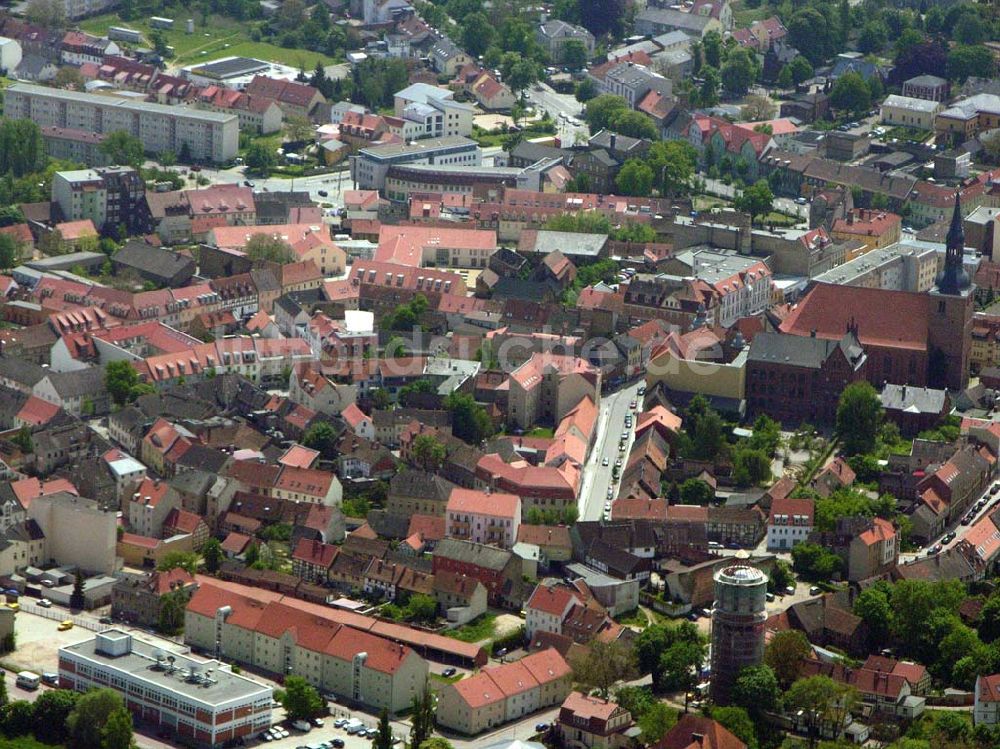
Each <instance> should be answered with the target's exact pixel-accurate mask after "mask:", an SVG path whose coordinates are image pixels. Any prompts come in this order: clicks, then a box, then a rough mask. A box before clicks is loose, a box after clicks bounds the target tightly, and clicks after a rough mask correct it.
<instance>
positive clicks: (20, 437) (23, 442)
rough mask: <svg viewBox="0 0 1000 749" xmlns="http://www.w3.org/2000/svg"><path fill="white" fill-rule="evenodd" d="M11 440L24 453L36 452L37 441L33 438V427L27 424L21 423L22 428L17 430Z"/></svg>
mask: <svg viewBox="0 0 1000 749" xmlns="http://www.w3.org/2000/svg"><path fill="white" fill-rule="evenodd" d="M11 442H13V443H14V444H15V445H17V447H18V448H20V450H21V452H23V453H26V454H27V453H33V452H35V441H34V440H33V439H32V438H31V427H29V426H28V425H27V424H22V425H21V428H20V429H18V430H17V434H16V435H14V438H13V439H12V440H11Z"/></svg>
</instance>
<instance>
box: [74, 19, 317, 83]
mask: <svg viewBox="0 0 1000 749" xmlns="http://www.w3.org/2000/svg"><path fill="white" fill-rule="evenodd" d="M192 17H193V18H194V20H195V25H194V29H195V30H194V33H193V34H188V33H186V32H185V31H184V23H185V21H186V18H175V19H174V21H175V23H174V28H173V29H170V30H167V31H164V32H163V34H164V36H165V38H166V40H167V44H169V45H170V46H171V47H173V48H174V58H173V59H172V60H170V63H171V64H172V65H190V64H191V63H193V62H209V61H211V60H217V59H219V58H220V57H229V56H231V55H239V56H243V57H255V58H257V59H259V60H266V61H267V62H277V63H281V64H284V65H290V66H292V67H301V68H304V69H305V70H306V71H311V70H312V69H313V68H315V67H316V61H317V60H318V61H320V62H322V63H323V64H324V65H332V64H333V63H335V62H336V60H334V59H333V58H332V57H328V56H326V55H323V54H320V53H319V52H310V51H309V50H305V49H285V48H284V47H279V46H278V45H276V44H269V43H267V42H254V41H252V40H251V39H250V37H249V35H248V33H247V28H248V25H247V24H246V23H244V22H241V21H236V20H234V19H232V18H226V17H225V16H215V15H213V16H209V19H208V26H207V28H206V27H203V26H202V25H201V23H200V21H201V18H200V17H199V16H198V15H197V14H195V15H193V16H192ZM109 26H125V27H127V28H130V29H135V30H137V31H141V32H143V34H145V35H147V41H148V34H149V32H150V30H151V29H150V27H149V24H148V22H147V21H146V20H145V19H136V20H133V21H127V22H126V21H122V20H120V19H119V18H118V16H116V15H115V14H114V13H107V14H105V15H103V16H94V17H93V18H88V19H86V20H85V21H82V22H81V23H80V28H81V29H82V30H83V31H86V32H88V33H91V34H97V35H103V34H106V33H107V32H108V27H109Z"/></svg>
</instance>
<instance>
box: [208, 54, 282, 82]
mask: <svg viewBox="0 0 1000 749" xmlns="http://www.w3.org/2000/svg"><path fill="white" fill-rule="evenodd" d="M270 67H271V66H270V65H269V64H268V63H266V62H263V61H262V60H255V59H253V58H252V57H233V58H230V59H228V60H216V61H214V62H206V63H205V64H204V65H199V66H198V67H196V68H191V72H192V73H196V74H198V75H208V76H212V77H214V78H235V77H236V76H241V75H250V73H253V72H256V71H258V70H268V69H269V68H270Z"/></svg>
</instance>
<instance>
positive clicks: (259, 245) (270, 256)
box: [243, 233, 297, 263]
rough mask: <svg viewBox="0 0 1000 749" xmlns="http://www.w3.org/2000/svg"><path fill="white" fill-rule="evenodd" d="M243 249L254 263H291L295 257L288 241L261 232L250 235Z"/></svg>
mask: <svg viewBox="0 0 1000 749" xmlns="http://www.w3.org/2000/svg"><path fill="white" fill-rule="evenodd" d="M243 251H244V252H245V253H246V255H247V257H248V258H250V259H251V260H252V261H253V262H254V263H263V262H268V263H292V262H295V260H296V259H297V258H296V256H295V252H294V251H293V250H292V248H291V246H290V245H289V244H288V242H286V241H285V240H283V239H281V238H280V237H272V236H270V235H268V234H263V233H257V234H253V235H251V236H250V238H249V239H248V240H247V243H246V246H244V248H243Z"/></svg>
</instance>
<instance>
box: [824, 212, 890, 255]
mask: <svg viewBox="0 0 1000 749" xmlns="http://www.w3.org/2000/svg"><path fill="white" fill-rule="evenodd" d="M902 227H903V219H902V217H900V216H898V215H897V214H895V213H889V212H887V211H873V210H868V209H865V208H855V209H853V210H851V211H848V213H847V215H846V216H845V217H844V218H838V219H836V220H835V221H834V222H833V225H832V226H831V227H830V236H831V237H833V238H834V239H837V240H841V241H846V242H850V243H851V244H852V245H853V246H857V245H861V247H860V249H852V250H851V251H850V252H849V253H848V254H847V261H848V262H850V261H851V260H853V259H854V258H856V257H858V256H859V255H863V254H864V253H866V252H869V251H871V250H880V249H882V248H883V247H888V246H889V245H893V244H896V243H897V242H899V237H900V232H901V231H902Z"/></svg>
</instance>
